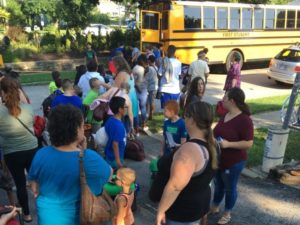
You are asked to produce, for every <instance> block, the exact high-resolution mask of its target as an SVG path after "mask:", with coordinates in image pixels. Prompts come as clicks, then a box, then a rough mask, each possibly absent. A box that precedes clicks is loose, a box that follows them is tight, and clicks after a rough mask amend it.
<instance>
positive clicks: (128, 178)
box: [0, 44, 253, 225]
mask: <svg viewBox="0 0 300 225" xmlns="http://www.w3.org/2000/svg"><path fill="white" fill-rule="evenodd" d="M131 50H132V53H131V57H130V60H127V59H126V58H125V57H124V46H123V45H122V44H120V47H118V48H117V49H115V50H114V51H113V52H112V56H111V59H110V61H109V63H108V65H107V67H108V68H109V71H108V72H107V71H105V67H106V66H104V65H103V64H102V65H98V60H97V55H96V52H95V51H93V50H92V48H91V45H90V44H88V46H87V52H86V57H85V63H86V65H80V66H78V67H77V74H76V77H75V81H74V82H73V81H72V80H70V79H61V76H60V73H59V71H53V72H52V78H53V81H52V82H51V83H50V84H49V92H50V93H49V94H50V96H51V98H50V99H51V104H50V105H49V106H47V110H49V114H48V113H47V115H45V116H46V123H47V125H46V128H45V130H46V131H47V133H48V137H49V140H50V145H48V146H44V147H42V148H38V141H37V138H36V136H35V134H34V125H35V124H34V112H33V108H32V105H31V102H30V99H29V98H28V96H27V95H26V93H25V92H24V90H23V89H22V86H21V84H20V82H19V79H18V74H17V73H16V72H14V71H6V73H5V74H3V75H2V76H1V78H0V79H1V82H0V88H1V99H2V103H1V104H0V138H1V140H5V141H1V144H0V148H1V154H0V155H1V156H2V158H1V170H0V171H4V172H3V175H1V179H2V178H5V179H6V180H5V184H7V185H6V186H5V190H6V191H7V193H8V196H9V204H10V205H12V206H14V205H16V201H15V200H14V197H13V195H12V193H13V192H12V185H13V184H12V182H11V181H12V179H13V181H14V183H15V186H16V192H17V200H18V201H17V202H18V203H17V205H19V206H20V207H21V208H22V212H23V217H22V219H23V220H24V221H25V222H27V223H29V222H31V221H32V216H31V214H30V210H29V203H28V193H27V186H26V185H27V181H28V182H29V183H30V185H31V188H32V191H33V193H34V196H35V198H36V207H37V217H38V223H39V224H41V225H48V224H49V225H56V224H57V225H58V224H64V225H68V224H70V225H71V224H79V223H80V219H79V217H80V213H79V211H80V208H79V205H80V204H79V203H80V176H79V174H80V173H79V168H80V167H79V160H78V159H79V155H80V152H81V151H84V152H85V154H84V158H83V161H84V170H85V174H86V179H87V184H88V186H89V187H90V190H91V191H92V193H93V194H94V195H101V193H102V192H103V190H104V189H105V184H107V183H113V184H114V185H117V186H120V187H121V192H120V193H119V194H118V195H117V196H116V197H115V204H116V206H117V214H116V215H115V216H114V217H113V219H112V221H111V223H112V224H114V225H123V224H124V225H132V224H133V223H134V215H133V212H132V210H131V206H132V204H133V201H134V196H135V195H134V190H132V188H131V186H132V184H133V183H134V182H136V173H135V171H134V170H132V169H130V168H125V166H124V155H125V151H126V143H127V139H128V138H132V137H135V138H138V136H139V135H140V132H142V131H144V130H146V129H147V121H149V120H152V119H153V114H154V112H155V101H156V99H157V100H159V101H160V103H161V108H162V109H163V111H164V116H165V121H163V122H162V124H161V125H162V127H163V141H162V147H161V150H160V154H159V160H158V161H157V168H158V172H157V174H156V175H155V176H154V177H153V182H152V185H151V187H150V192H149V196H150V198H151V199H152V200H155V201H158V202H159V206H158V211H157V218H156V224H157V225H162V224H167V225H177V224H180V225H195V224H202V225H205V224H207V220H208V215H209V214H210V213H218V212H219V211H220V209H219V205H220V203H221V202H222V200H223V199H224V197H225V210H224V212H223V214H222V215H221V217H220V220H219V221H218V224H227V223H228V222H230V220H231V212H232V210H233V208H234V205H235V202H236V200H237V184H238V179H239V175H240V173H241V171H242V169H243V168H244V166H245V162H246V160H247V150H248V149H250V147H251V146H252V144H253V125H252V121H251V119H250V110H249V108H248V106H247V104H246V103H245V94H244V92H243V91H242V89H240V66H239V60H240V59H239V57H238V56H234V60H233V62H232V64H231V68H230V70H229V72H228V75H227V79H226V83H225V86H224V91H225V92H224V97H223V100H222V101H223V107H224V108H225V109H226V114H225V115H223V116H221V117H220V119H219V121H218V123H217V125H216V126H215V128H213V127H212V123H213V121H214V112H213V107H212V106H211V105H210V104H209V103H206V102H204V101H203V96H204V95H205V90H206V86H207V85H208V84H209V82H208V76H209V67H208V61H209V59H208V57H207V54H208V49H203V50H201V51H200V52H199V53H198V54H197V59H196V60H195V62H193V63H192V64H191V65H190V67H189V69H188V71H187V74H185V77H184V80H185V83H184V86H185V88H183V89H182V84H181V83H180V79H181V75H182V64H181V62H180V61H179V60H178V59H177V58H176V47H175V46H174V45H170V46H169V47H168V49H167V51H166V52H163V51H162V49H161V46H147V47H146V51H145V52H146V54H143V53H142V52H141V51H140V50H139V49H138V48H136V47H132V48H131ZM195 58H196V57H195ZM182 91H184V92H185V93H182ZM103 102H105V103H107V104H108V109H107V114H105V118H103V120H102V121H99V120H97V119H95V117H94V115H93V113H94V110H95V108H97V107H98V106H99V104H104V103H103ZM44 112H45V111H44ZM85 124H89V125H90V126H91V133H93V134H96V133H97V132H99V131H100V130H101V129H104V130H105V133H106V136H107V142H106V144H105V146H104V149H103V151H99V149H100V148H99V146H94V147H95V148H94V149H88V148H87V138H88V137H87V136H86V133H87V132H86V129H85ZM95 137H96V136H95ZM113 174H114V175H113ZM112 177H114V179H112ZM211 182H214V184H215V188H214V192H213V201H212V204H210V201H211V188H210V183H211ZM3 186H4V185H3ZM0 187H2V186H1V184H0ZM2 188H4V187H2ZM11 209H12V212H11V213H10V214H5V215H1V217H0V225H2V224H6V223H7V221H8V219H7V218H8V217H9V218H13V217H14V216H15V214H16V213H15V208H11Z"/></svg>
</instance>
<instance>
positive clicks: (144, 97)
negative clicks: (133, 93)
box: [137, 89, 148, 124]
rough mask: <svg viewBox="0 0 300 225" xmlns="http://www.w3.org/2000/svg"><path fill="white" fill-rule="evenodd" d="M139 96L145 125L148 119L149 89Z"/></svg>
mask: <svg viewBox="0 0 300 225" xmlns="http://www.w3.org/2000/svg"><path fill="white" fill-rule="evenodd" d="M137 96H138V100H139V106H140V110H141V116H142V124H143V123H144V122H145V120H146V118H147V99H148V91H147V89H146V90H143V91H142V92H141V93H138V94H137Z"/></svg>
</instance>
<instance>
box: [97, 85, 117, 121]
mask: <svg viewBox="0 0 300 225" xmlns="http://www.w3.org/2000/svg"><path fill="white" fill-rule="evenodd" d="M119 90H120V89H118V90H117V91H116V92H115V93H114V95H113V96H112V98H113V97H115V95H116V94H117V93H118V92H119ZM97 101H100V104H98V106H97V107H96V108H95V109H94V110H93V117H94V119H95V120H96V121H102V120H105V119H106V117H107V113H108V111H109V101H107V100H104V99H100V100H99V99H98V100H97Z"/></svg>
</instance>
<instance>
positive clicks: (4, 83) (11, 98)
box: [0, 77, 21, 117]
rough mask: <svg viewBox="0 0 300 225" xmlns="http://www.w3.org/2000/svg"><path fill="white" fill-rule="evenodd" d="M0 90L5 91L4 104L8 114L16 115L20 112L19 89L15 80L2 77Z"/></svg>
mask: <svg viewBox="0 0 300 225" xmlns="http://www.w3.org/2000/svg"><path fill="white" fill-rule="evenodd" d="M0 86H1V90H2V91H3V92H4V93H5V99H4V101H5V106H6V108H7V109H8V112H9V114H10V115H12V116H14V117H18V116H19V115H20V113H21V108H20V90H19V85H18V82H17V80H15V79H13V78H10V77H4V78H3V79H2V80H1V83H0Z"/></svg>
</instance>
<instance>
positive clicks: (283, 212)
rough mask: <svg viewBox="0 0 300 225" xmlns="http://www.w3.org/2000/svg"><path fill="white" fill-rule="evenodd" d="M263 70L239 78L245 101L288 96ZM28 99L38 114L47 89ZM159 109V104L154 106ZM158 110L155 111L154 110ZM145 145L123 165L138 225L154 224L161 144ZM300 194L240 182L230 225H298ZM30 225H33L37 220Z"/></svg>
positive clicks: (211, 82)
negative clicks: (151, 195) (131, 178)
mask: <svg viewBox="0 0 300 225" xmlns="http://www.w3.org/2000/svg"><path fill="white" fill-rule="evenodd" d="M264 73H265V69H256V70H247V71H243V72H242V74H243V76H242V88H243V89H244V90H245V92H246V96H247V98H259V97H267V96H277V95H283V94H287V93H290V92H291V87H286V86H284V87H282V86H278V85H277V84H275V82H274V81H273V80H268V79H267V77H266V76H265V75H264ZM224 81H225V75H219V74H217V75H215V74H212V75H211V76H210V77H209V79H208V86H207V90H206V96H205V99H206V100H207V101H208V102H210V103H212V104H215V103H216V102H217V101H218V100H219V99H220V98H221V97H222V96H223V94H224V92H223V91H222V88H223V85H224ZM24 89H25V91H26V93H27V94H28V95H29V97H30V99H31V101H32V104H33V107H34V111H35V112H36V113H40V104H41V102H42V100H43V99H44V98H46V97H47V96H48V87H47V86H46V85H40V86H27V87H24ZM157 106H159V102H157ZM157 108H158V107H157ZM140 139H141V140H142V141H143V142H144V145H145V151H146V154H147V158H146V159H145V160H144V161H143V162H133V161H129V160H126V164H127V165H128V166H130V167H132V168H134V169H135V170H136V171H137V179H138V183H139V184H140V187H141V189H140V192H139V194H138V205H139V208H138V210H137V212H136V213H135V218H136V222H135V224H137V225H153V224H155V212H156V204H153V203H152V202H150V200H149V199H148V196H147V195H148V190H149V182H150V172H149V169H148V167H149V162H150V160H151V159H153V158H155V157H156V156H157V155H158V153H159V150H160V142H159V141H158V140H157V139H153V138H151V137H147V136H143V135H142V136H140ZM29 196H30V207H31V209H32V210H31V211H32V214H33V215H36V211H35V203H34V199H33V196H32V194H31V192H30V191H29ZM299 202H300V191H299V190H298V189H293V188H290V187H286V186H284V185H281V184H278V183H273V182H271V181H265V180H264V181H260V180H255V179H249V178H242V179H241V180H240V184H239V199H238V201H237V205H236V207H235V209H234V211H233V215H232V222H231V223H230V224H232V225H285V224H286V225H287V224H289V225H299V224H300V214H299V212H300V204H299ZM6 203H7V198H6V195H5V192H4V191H2V190H0V204H6ZM218 218H219V217H218V215H216V216H212V217H210V218H209V225H213V224H216V221H217V220H218ZM34 219H35V220H34V221H33V222H32V223H30V224H32V225H36V224H37V222H36V217H34Z"/></svg>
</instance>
